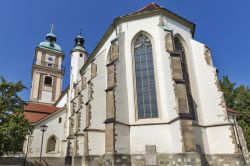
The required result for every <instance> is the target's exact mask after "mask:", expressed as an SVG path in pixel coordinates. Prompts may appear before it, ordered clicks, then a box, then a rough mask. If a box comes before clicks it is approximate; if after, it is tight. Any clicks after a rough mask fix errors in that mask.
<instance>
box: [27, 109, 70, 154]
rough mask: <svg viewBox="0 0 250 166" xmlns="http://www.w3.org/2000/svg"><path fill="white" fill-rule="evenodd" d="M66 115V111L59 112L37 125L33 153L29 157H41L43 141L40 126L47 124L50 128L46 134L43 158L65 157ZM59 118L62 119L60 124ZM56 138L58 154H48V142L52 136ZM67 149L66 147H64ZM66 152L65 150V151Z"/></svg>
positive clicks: (34, 132)
mask: <svg viewBox="0 0 250 166" xmlns="http://www.w3.org/2000/svg"><path fill="white" fill-rule="evenodd" d="M65 113H66V110H65V109H64V110H62V111H59V112H58V113H56V114H54V115H53V116H51V117H49V118H47V119H46V120H44V121H41V122H40V123H38V124H37V125H35V128H34V131H33V134H32V136H31V138H32V141H31V144H30V148H32V152H33V153H29V154H28V156H29V157H39V155H40V148H41V141H42V132H41V130H40V126H41V125H43V124H46V125H47V126H48V129H47V130H46V132H45V133H44V141H43V153H42V156H44V157H52V156H53V157H60V156H63V154H62V153H61V151H62V149H61V148H62V140H65V138H64V121H65ZM59 117H61V118H62V122H61V123H58V121H59ZM52 135H54V136H56V137H57V141H58V142H57V145H58V146H57V152H56V153H46V147H47V141H48V139H49V137H50V136H52ZM64 147H65V146H64ZM63 151H65V150H63Z"/></svg>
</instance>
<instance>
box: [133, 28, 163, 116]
mask: <svg viewBox="0 0 250 166" xmlns="http://www.w3.org/2000/svg"><path fill="white" fill-rule="evenodd" d="M134 62H135V64H134V65H135V78H136V93H137V109H138V118H139V119H144V118H157V117H158V110H157V99H156V86H155V75H154V63H153V53H152V44H151V41H150V39H149V38H148V37H147V36H146V34H145V33H141V34H140V35H138V36H137V37H136V38H135V42H134Z"/></svg>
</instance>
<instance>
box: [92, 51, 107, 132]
mask: <svg viewBox="0 0 250 166" xmlns="http://www.w3.org/2000/svg"><path fill="white" fill-rule="evenodd" d="M105 55H106V51H103V52H101V53H100V54H99V55H97V57H96V59H95V61H93V63H96V65H97V75H96V76H95V77H94V78H93V79H92V80H91V82H92V83H93V100H92V101H91V110H92V118H91V128H95V129H102V130H104V129H105V124H104V123H103V122H104V121H105V119H106V109H105V108H106V93H105V89H106V82H107V79H106V77H107V76H106V62H105V61H106V57H105Z"/></svg>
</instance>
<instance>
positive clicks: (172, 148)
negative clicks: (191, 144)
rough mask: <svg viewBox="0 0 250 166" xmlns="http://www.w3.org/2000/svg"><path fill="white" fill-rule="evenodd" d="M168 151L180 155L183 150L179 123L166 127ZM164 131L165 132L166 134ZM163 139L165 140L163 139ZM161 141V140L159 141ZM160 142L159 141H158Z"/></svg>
mask: <svg viewBox="0 0 250 166" xmlns="http://www.w3.org/2000/svg"><path fill="white" fill-rule="evenodd" d="M167 129H168V130H167V131H168V139H169V140H168V146H169V147H168V149H169V152H170V153H181V152H182V149H183V143H182V140H183V138H182V133H181V125H180V121H179V120H178V121H175V122H174V123H171V124H170V125H168V128H167ZM167 131H165V132H167ZM164 139H165V138H164ZM161 140H162V139H161ZM160 142H161V141H160Z"/></svg>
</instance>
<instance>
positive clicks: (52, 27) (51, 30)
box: [50, 24, 54, 33]
mask: <svg viewBox="0 0 250 166" xmlns="http://www.w3.org/2000/svg"><path fill="white" fill-rule="evenodd" d="M53 31H54V24H51V29H50V33H53Z"/></svg>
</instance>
